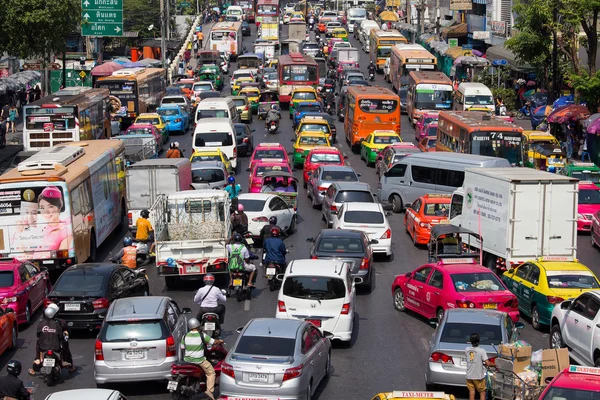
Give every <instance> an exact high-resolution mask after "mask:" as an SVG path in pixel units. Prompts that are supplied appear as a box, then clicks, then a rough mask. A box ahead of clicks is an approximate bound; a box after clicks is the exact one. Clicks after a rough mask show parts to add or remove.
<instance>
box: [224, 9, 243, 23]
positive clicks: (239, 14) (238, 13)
mask: <svg viewBox="0 0 600 400" xmlns="http://www.w3.org/2000/svg"><path fill="white" fill-rule="evenodd" d="M225 16H226V17H235V18H236V19H237V20H238V21H241V20H242V19H243V17H244V10H242V7H240V6H229V7H228V8H227V11H226V12H225Z"/></svg>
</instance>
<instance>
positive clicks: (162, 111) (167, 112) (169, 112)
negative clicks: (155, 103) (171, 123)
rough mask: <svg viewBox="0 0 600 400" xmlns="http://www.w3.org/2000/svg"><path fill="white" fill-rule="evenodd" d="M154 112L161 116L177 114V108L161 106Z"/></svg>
mask: <svg viewBox="0 0 600 400" xmlns="http://www.w3.org/2000/svg"><path fill="white" fill-rule="evenodd" d="M156 112H157V113H158V114H159V115H162V116H163V117H166V116H171V115H179V110H178V109H176V108H163V109H158V110H156Z"/></svg>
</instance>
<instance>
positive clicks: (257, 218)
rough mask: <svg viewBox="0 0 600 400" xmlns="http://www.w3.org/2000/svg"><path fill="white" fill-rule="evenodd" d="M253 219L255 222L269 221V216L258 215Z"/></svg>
mask: <svg viewBox="0 0 600 400" xmlns="http://www.w3.org/2000/svg"><path fill="white" fill-rule="evenodd" d="M252 221H254V222H269V218H267V217H256V218H252Z"/></svg>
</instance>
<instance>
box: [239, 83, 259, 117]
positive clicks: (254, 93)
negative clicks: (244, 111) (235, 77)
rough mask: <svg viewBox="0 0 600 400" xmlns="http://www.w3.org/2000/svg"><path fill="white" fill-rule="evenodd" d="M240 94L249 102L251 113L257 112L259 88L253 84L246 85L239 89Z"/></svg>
mask: <svg viewBox="0 0 600 400" xmlns="http://www.w3.org/2000/svg"><path fill="white" fill-rule="evenodd" d="M239 95H240V96H245V97H246V98H247V99H248V103H250V110H251V111H252V112H253V113H257V112H258V99H259V98H260V89H259V88H257V87H254V86H246V87H243V88H241V89H240V91H239Z"/></svg>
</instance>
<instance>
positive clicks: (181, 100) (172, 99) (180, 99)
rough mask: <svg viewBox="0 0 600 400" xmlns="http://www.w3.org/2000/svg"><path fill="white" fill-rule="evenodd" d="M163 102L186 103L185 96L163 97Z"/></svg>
mask: <svg viewBox="0 0 600 400" xmlns="http://www.w3.org/2000/svg"><path fill="white" fill-rule="evenodd" d="M161 103H162V104H185V100H184V98H183V97H163V99H162V101H161Z"/></svg>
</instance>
